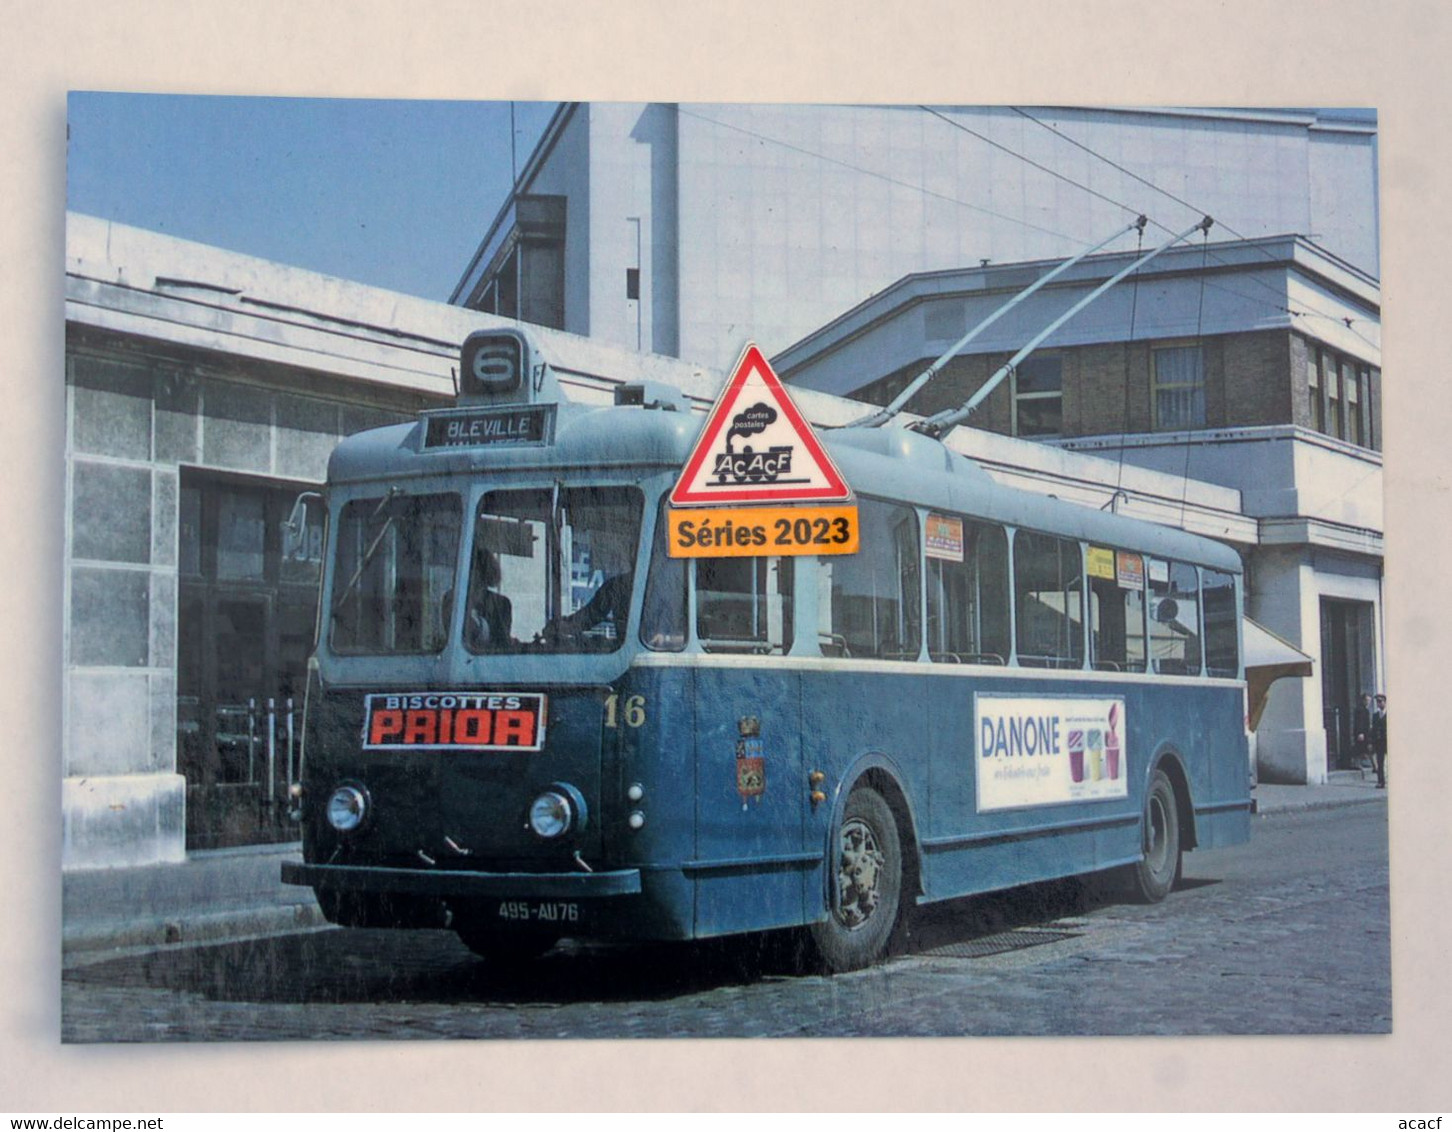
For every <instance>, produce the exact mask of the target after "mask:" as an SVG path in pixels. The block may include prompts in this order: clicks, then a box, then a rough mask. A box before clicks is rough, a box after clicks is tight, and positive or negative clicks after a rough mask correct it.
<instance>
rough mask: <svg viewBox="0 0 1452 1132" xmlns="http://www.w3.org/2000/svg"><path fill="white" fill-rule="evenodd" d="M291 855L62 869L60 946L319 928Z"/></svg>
mask: <svg viewBox="0 0 1452 1132" xmlns="http://www.w3.org/2000/svg"><path fill="white" fill-rule="evenodd" d="M1253 797H1254V798H1255V803H1256V811H1257V813H1258V814H1261V815H1265V814H1273V813H1284V812H1287V811H1294V810H1319V809H1326V808H1330V807H1334V806H1351V805H1358V804H1370V803H1376V802H1380V801H1384V800H1385V799H1386V791H1385V790H1378V789H1377V788H1376V782H1375V780H1374V779H1372V778H1370V777H1368V778H1366V779H1364V780H1363V779H1362V778H1361V776H1360V774H1359V773H1357V772H1355V771H1347V772H1337V773H1335V774H1333V775H1332V781H1330V782H1328V783H1326V784H1325V785H1323V786H1273V785H1270V784H1267V783H1261V784H1260V785H1258V786H1257V787H1256V788H1255V792H1254V795H1253ZM299 855H300V849H299V847H298V846H297V845H261V846H251V847H247V848H242V849H219V850H215V851H213V852H207V853H194V854H192V856H191V857H190V858H189V859H188V860H187V861H186V862H184V863H182V864H177V865H150V866H147V867H144V868H134V869H115V870H112V869H97V870H92V871H87V872H75V873H67V874H65V876H64V877H63V879H62V884H63V894H62V900H61V907H62V914H63V917H64V921H63V927H62V932H61V940H62V947H63V949H64V950H65V951H67V952H82V951H97V950H104V949H110V948H117V947H156V946H160V945H164V944H176V943H197V942H205V941H211V940H227V939H238V938H241V937H243V936H250V935H273V934H278V933H281V932H288V931H298V930H304V929H308V928H316V927H321V926H323V925H324V924H325V923H326V921H325V920H324V919H323V915H322V912H321V911H320V910H319V909H318V906H317V903H316V901H314V900H313V894H312V890H311V889H307V888H298V887H295V886H293V885H285V884H283V883H282V881H281V880H279V879H278V874H279V871H280V867H281V864H282V862H283V860H284V859H286V858H287V857H297V856H299Z"/></svg>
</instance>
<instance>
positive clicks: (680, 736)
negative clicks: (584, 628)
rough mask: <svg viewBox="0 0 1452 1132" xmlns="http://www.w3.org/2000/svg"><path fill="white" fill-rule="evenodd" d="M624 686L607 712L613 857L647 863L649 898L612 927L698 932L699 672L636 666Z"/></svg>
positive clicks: (681, 934) (624, 933)
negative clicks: (636, 792) (693, 863)
mask: <svg viewBox="0 0 1452 1132" xmlns="http://www.w3.org/2000/svg"><path fill="white" fill-rule="evenodd" d="M616 688H617V695H616V699H615V702H614V704H613V713H611V714H608V715H607V717H606V749H607V752H609V753H607V756H606V757H607V759H608V760H609V763H608V764H607V767H606V770H605V773H604V775H603V779H604V793H605V797H604V798H603V799H602V805H601V811H602V820H603V822H604V825H605V828H604V836H605V848H606V856H607V858H608V859H609V860H610V861H611V862H612V863H613V864H615V865H617V866H618V867H622V868H638V869H640V871H641V890H642V897H643V899H642V900H641V902H640V904H639V906H638V910H637V909H635V908H632V911H631V913H630V916H631V918H630V919H628V920H620V921H619V922H617V921H616V920H614V919H611V920H609V921H607V924H606V927H607V931H606V933H605V934H611V935H616V936H619V937H621V938H629V939H690V938H691V937H692V935H693V934H694V931H695V886H694V883H693V882H692V880H691V878H690V877H689V876H688V875H687V874H686V872H685V871H684V869H683V868H682V865H683V864H684V863H685V862H686V861H689V860H690V859H691V858H692V856H693V855H694V853H695V845H696V813H695V799H696V757H695V746H696V737H695V736H696V687H695V673H694V672H693V671H692V670H691V669H689V668H644V667H642V668H632V669H630V670H629V671H628V672H626V673H625V675H624V676H623V677H622V678H621V679H620V681H619V682H618V684H617V685H616ZM612 719H613V722H614V726H613V728H612V727H611V726H610V722H611V720H612ZM612 737H613V741H612ZM632 786H638V787H639V788H640V793H641V797H640V798H639V799H638V800H633V799H631V798H630V797H629V791H630V788H631V787H632ZM632 813H638V814H640V815H641V818H642V819H643V822H644V824H643V825H642V826H641V827H640V828H639V829H631V828H630V824H629V822H630V815H631V814H632Z"/></svg>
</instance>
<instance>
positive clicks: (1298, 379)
mask: <svg viewBox="0 0 1452 1132" xmlns="http://www.w3.org/2000/svg"><path fill="white" fill-rule="evenodd" d="M1211 248H1213V249H1214V250H1213V259H1212V258H1211V253H1210V249H1211ZM1135 258H1136V257H1135V254H1134V253H1133V252H1121V253H1114V254H1105V255H1097V256H1090V257H1088V258H1086V259H1084V260H1082V261H1081V262H1080V263H1079V264H1077V265H1076V266H1074V267H1072V268H1070V269H1069V270H1068V271H1067V272H1065V273H1064V274H1063V275H1062V276H1060V277H1058V278H1057V279H1056V280H1055V281H1054V282H1051V283H1049V284H1048V285H1047V286H1045V287H1044V288H1043V289H1042V290H1041V291H1038V292H1037V293H1035V294H1033V295H1032V296H1030V297H1029V298H1027V299H1025V300H1024V301H1022V302H1021V303H1020V304H1019V305H1017V306H1015V307H1014V308H1013V309H1012V310H1010V311H1008V312H1007V313H1006V314H1005V315H1004V316H1003V317H1002V318H1000V319H998V320H997V321H995V322H993V323H992V324H991V325H990V326H988V327H987V328H986V329H985V330H983V332H982V333H980V334H978V335H977V336H976V337H975V338H974V339H973V340H972V341H971V342H970V343H969V344H968V345H967V346H966V347H965V348H964V349H963V350H962V352H961V353H959V354H957V355H956V356H954V357H952V358H951V360H949V361H947V362H946V363H944V364H943V366H942V368H941V370H940V371H939V372H938V373H937V374H936V376H935V377H933V378H932V380H931V381H929V382H927V383H926V384H924V385H923V386H922V387H921V388H920V389H919V390H918V391H917V392H915V393H914V394H912V396H911V397H910V398H909V399H908V400H907V401H906V403H905V407H906V409H907V410H908V411H911V412H916V413H918V414H921V415H924V416H927V415H931V414H934V413H937V412H940V411H943V410H949V409H953V408H956V407H958V406H960V405H963V404H964V403H965V402H967V401H968V400H969V398H971V397H973V396H974V395H975V394H977V393H979V391H980V390H981V389H983V387H984V386H985V383H986V382H988V381H989V380H990V378H991V376H992V375H994V374H1000V376H1001V378H1002V380H1001V383H1000V384H999V385H997V386H996V388H995V389H994V390H993V391H992V392H991V393H989V394H988V395H987V396H986V397H985V398H984V399H983V401H982V403H981V404H980V405H979V407H978V408H977V410H976V411H975V412H974V414H973V416H972V417H971V418H970V421H971V425H972V427H971V428H962V427H960V428H959V429H958V430H957V432H956V433H955V434H954V435H957V434H959V433H963V432H988V433H993V434H999V435H1005V436H1016V437H1021V438H1024V439H1030V440H1034V441H1038V442H1040V443H1042V444H1045V445H1047V446H1051V447H1053V448H1055V449H1057V450H1059V451H1064V452H1078V453H1093V454H1094V455H1096V456H1099V457H1101V458H1106V459H1108V460H1109V461H1111V462H1112V463H1113V464H1114V465H1115V466H1116V467H1117V469H1118V470H1117V471H1116V472H1115V476H1116V477H1118V476H1122V475H1123V474H1124V469H1126V468H1147V469H1154V470H1156V471H1159V472H1161V473H1164V474H1166V475H1170V476H1174V477H1179V478H1181V479H1182V480H1183V482H1184V483H1185V485H1186V489H1187V490H1188V489H1189V485H1190V484H1191V483H1197V482H1208V483H1215V484H1220V485H1222V486H1224V487H1228V488H1232V489H1234V490H1235V491H1236V492H1237V493H1238V495H1239V499H1240V503H1239V507H1240V510H1241V512H1242V513H1243V514H1244V516H1245V518H1246V519H1247V520H1249V521H1250V523H1251V524H1253V527H1254V530H1253V532H1251V534H1250V537H1248V538H1247V537H1245V535H1244V534H1241V535H1239V536H1236V535H1231V534H1230V533H1229V532H1227V533H1226V534H1225V535H1223V536H1221V537H1225V538H1227V539H1228V540H1229V541H1232V542H1235V543H1237V544H1238V546H1239V549H1240V550H1241V553H1242V556H1243V558H1244V560H1245V563H1246V572H1247V586H1246V612H1247V614H1248V615H1249V616H1250V617H1252V618H1254V619H1255V620H1256V621H1257V622H1259V623H1260V624H1262V625H1264V626H1265V627H1267V628H1269V629H1271V630H1272V631H1273V632H1275V633H1277V634H1278V635H1279V636H1281V637H1283V638H1284V639H1286V640H1287V641H1289V642H1291V643H1292V644H1294V645H1296V646H1297V647H1298V648H1300V649H1301V650H1302V651H1304V652H1305V653H1307V654H1308V655H1310V656H1312V657H1313V658H1315V659H1317V661H1318V662H1319V663H1318V669H1319V671H1318V674H1317V675H1318V678H1317V679H1313V680H1297V681H1283V682H1281V683H1280V684H1278V685H1277V686H1276V687H1275V688H1274V690H1273V692H1272V694H1271V697H1270V701H1269V703H1268V705H1267V707H1266V711H1265V716H1264V718H1263V720H1262V722H1261V725H1260V728H1259V732H1258V759H1259V766H1260V772H1261V774H1262V775H1263V776H1265V777H1267V778H1268V779H1272V780H1276V781H1284V782H1321V781H1324V780H1325V777H1326V775H1327V773H1328V772H1329V771H1331V770H1336V769H1345V768H1349V767H1351V766H1353V765H1355V764H1356V762H1357V761H1358V759H1359V756H1360V753H1361V752H1360V750H1359V746H1358V743H1357V741H1356V736H1355V734H1354V733H1353V731H1352V726H1351V724H1352V711H1353V709H1354V707H1355V706H1356V705H1357V704H1358V702H1359V698H1360V695H1361V693H1362V692H1364V691H1370V690H1373V689H1377V688H1380V687H1382V686H1383V683H1384V672H1383V663H1384V655H1385V641H1384V630H1383V618H1382V605H1381V590H1382V574H1383V548H1382V522H1383V520H1382V459H1381V451H1380V450H1381V427H1382V426H1381V420H1382V416H1381V348H1380V342H1381V293H1380V287H1379V285H1378V284H1377V281H1376V280H1375V279H1373V278H1372V277H1371V276H1370V275H1368V274H1367V273H1365V272H1363V271H1360V270H1358V269H1356V268H1354V267H1352V266H1351V265H1350V264H1348V263H1346V262H1344V261H1343V260H1341V259H1339V258H1338V257H1336V256H1334V255H1331V254H1330V253H1328V252H1327V251H1326V250H1325V249H1323V248H1320V247H1318V246H1317V245H1315V244H1312V243H1311V242H1309V241H1307V240H1305V239H1303V238H1301V237H1296V236H1282V237H1276V238H1269V239H1261V240H1253V241H1240V242H1236V243H1229V244H1226V243H1221V244H1214V245H1209V246H1201V245H1195V244H1189V245H1180V246H1178V247H1176V248H1174V249H1171V250H1170V251H1167V252H1165V253H1164V254H1162V255H1160V256H1159V257H1158V258H1156V259H1155V260H1153V261H1152V262H1150V263H1149V264H1148V265H1146V266H1145V267H1143V268H1142V269H1141V270H1140V271H1139V272H1138V273H1136V274H1134V275H1132V276H1130V277H1129V278H1128V279H1126V280H1125V281H1124V282H1123V283H1121V284H1119V285H1118V286H1117V287H1115V288H1114V289H1112V290H1110V291H1108V292H1106V293H1105V294H1104V295H1103V296H1102V297H1101V298H1099V299H1098V300H1097V301H1095V302H1094V303H1093V304H1091V305H1090V306H1088V307H1086V308H1085V309H1084V310H1083V311H1082V312H1081V313H1079V314H1077V315H1075V316H1074V317H1073V318H1072V319H1070V321H1068V322H1067V323H1065V324H1064V325H1063V326H1062V327H1061V328H1060V329H1058V330H1056V331H1055V332H1054V333H1053V334H1052V335H1051V336H1050V337H1049V338H1048V339H1046V340H1045V341H1044V343H1043V344H1042V346H1040V347H1039V348H1038V349H1037V350H1036V351H1034V352H1033V353H1031V354H1030V355H1028V356H1027V357H1026V358H1024V359H1023V360H1022V361H1020V362H1019V363H1018V365H1017V366H1015V367H1013V368H1012V369H1011V370H1010V371H1009V372H1007V373H1002V370H1003V368H1004V367H1005V366H1006V364H1007V363H1008V362H1009V361H1010V360H1011V359H1012V358H1013V357H1014V356H1015V355H1016V353H1017V352H1018V351H1019V349H1020V348H1021V347H1022V346H1023V345H1024V344H1025V343H1027V342H1029V341H1030V340H1031V339H1033V338H1034V337H1035V336H1036V335H1037V334H1039V333H1040V332H1041V331H1043V330H1044V329H1045V328H1046V327H1048V326H1049V325H1050V324H1051V323H1053V322H1054V321H1055V320H1056V319H1057V318H1058V317H1059V316H1060V315H1062V314H1064V313H1065V312H1067V311H1069V309H1070V308H1071V307H1072V306H1073V305H1074V304H1075V303H1077V302H1078V301H1079V300H1081V299H1083V298H1084V297H1086V296H1087V295H1089V294H1090V292H1092V291H1093V290H1094V289H1095V288H1096V287H1097V286H1098V285H1100V284H1101V283H1103V282H1105V281H1106V280H1108V279H1110V278H1111V277H1113V276H1114V275H1116V274H1118V273H1119V271H1120V270H1122V269H1123V268H1125V267H1127V266H1129V265H1130V264H1132V263H1133V262H1134V259H1135ZM1056 266H1057V261H1039V262H1033V263H1014V264H997V265H989V266H986V267H970V268H963V269H960V270H957V271H940V272H925V273H922V274H917V275H911V276H908V277H906V278H904V279H901V280H899V281H897V282H896V283H894V284H893V285H892V286H890V287H888V288H886V289H884V290H883V291H881V292H879V293H878V294H876V295H874V296H872V297H871V298H870V299H867V300H865V301H864V302H861V303H859V304H857V305H855V306H854V307H853V308H852V309H851V310H849V311H847V312H845V313H843V314H841V315H839V316H838V317H837V318H835V319H833V320H832V321H830V322H829V323H827V324H826V325H825V326H823V327H821V328H820V329H818V330H816V331H814V332H813V333H811V334H809V335H807V336H806V337H805V338H803V339H802V340H801V341H799V342H797V343H795V344H793V345H792V346H789V347H788V348H787V349H785V350H783V351H781V352H780V353H779V354H778V355H777V356H776V357H775V359H774V364H775V366H776V368H777V371H778V372H779V373H780V374H781V376H782V378H783V380H785V381H788V382H790V383H791V384H792V385H793V387H795V388H806V389H817V390H821V391H827V392H832V393H836V394H839V395H841V396H845V397H852V398H854V399H858V400H862V401H866V402H868V403H870V404H876V405H887V404H889V403H891V402H892V401H894V399H897V398H899V397H900V395H901V394H902V393H903V392H904V391H906V390H907V388H908V386H909V383H910V382H912V380H913V379H914V378H915V377H916V376H917V375H919V374H920V373H922V372H923V371H924V370H925V369H926V368H927V367H928V366H929V365H931V364H932V363H933V362H934V361H936V360H937V359H938V357H939V355H940V354H942V353H943V352H945V351H947V350H948V349H949V348H950V346H952V345H953V344H954V343H955V342H956V341H957V340H959V339H961V338H962V337H963V336H964V335H966V334H967V333H968V332H969V331H970V330H971V329H973V328H976V327H977V326H978V325H979V324H980V323H983V322H984V321H985V320H987V319H988V318H989V317H990V316H991V315H992V314H993V313H994V312H995V311H996V310H997V309H998V308H1000V307H1002V306H1004V305H1005V304H1006V303H1007V302H1009V301H1010V300H1011V299H1013V297H1014V296H1015V295H1016V294H1018V293H1019V292H1021V291H1022V290H1024V289H1025V288H1026V287H1027V286H1029V285H1030V284H1032V283H1033V282H1034V281H1036V280H1037V279H1039V278H1040V277H1041V276H1044V275H1045V274H1047V273H1048V272H1049V271H1050V270H1051V269H1053V268H1054V267H1056ZM1170 521H1171V522H1174V521H1175V520H1173V519H1171V520H1170Z"/></svg>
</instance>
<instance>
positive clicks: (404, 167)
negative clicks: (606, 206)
mask: <svg viewBox="0 0 1452 1132" xmlns="http://www.w3.org/2000/svg"><path fill="white" fill-rule="evenodd" d="M556 105H557V104H556V103H553V102H517V103H514V104H513V106H514V122H515V131H514V132H515V147H514V148H515V154H516V155H517V156H516V158H515V159H517V161H518V163H519V164H521V165H522V164H523V163H524V161H525V160H526V159H527V158H528V156H529V154H530V153H531V152H532V150H533V149H534V146H535V143H536V142H537V141H538V139H539V136H540V134H541V133H542V132H543V130H544V127H545V125H546V124H547V123H548V121H549V117H550V115H551V114H552V113H553V111H554V108H555V106H556ZM510 106H511V104H510V103H508V102H427V101H414V102H408V101H382V100H376V101H375V100H366V99H302V98H251V97H247V98H243V97H236V98H227V97H214V96H191V95H155V94H113V93H101V92H79V93H72V94H71V95H70V98H69V101H68V105H67V124H68V142H67V166H66V182H67V184H66V196H67V201H66V207H67V208H68V209H71V210H73V211H76V212H84V213H88V214H90V215H92V216H99V217H102V218H104V219H107V220H114V221H118V222H120V223H122V224H131V225H134V226H136V227H138V228H147V229H150V230H152V231H156V232H165V233H167V234H169V235H173V236H180V237H182V238H184V239H188V240H196V241H199V242H201V243H205V244H213V245H215V246H217V247H221V248H226V249H228V250H231V251H236V252H243V253H246V254H248V255H255V256H261V257H262V258H264V259H270V260H276V261H278V262H279V263H286V264H291V265H293V266H296V267H303V268H308V269H310V270H313V271H319V272H322V273H324V274H327V275H336V276H340V277H342V278H344V279H351V280H355V281H357V282H360V283H368V284H372V285H374V286H378V287H384V288H387V289H389V290H393V291H402V292H404V293H405V294H411V295H419V296H422V297H424V298H428V299H436V300H440V301H444V300H447V299H448V297H449V294H450V293H451V292H452V291H453V289H454V285H455V284H456V283H457V282H458V281H459V278H460V276H462V275H463V273H464V269H465V267H466V266H467V265H468V262H469V258H470V256H471V255H472V254H473V253H474V250H475V248H476V247H477V246H478V244H479V241H480V240H481V239H482V238H483V236H484V233H485V231H486V230H487V228H488V226H489V224H490V223H491V222H492V221H493V219H494V217H495V215H496V214H497V213H498V211H499V209H500V206H501V205H502V204H503V203H504V201H505V198H506V196H507V195H508V192H509V187H510V183H511V181H512V176H511V161H512V158H511V152H510Z"/></svg>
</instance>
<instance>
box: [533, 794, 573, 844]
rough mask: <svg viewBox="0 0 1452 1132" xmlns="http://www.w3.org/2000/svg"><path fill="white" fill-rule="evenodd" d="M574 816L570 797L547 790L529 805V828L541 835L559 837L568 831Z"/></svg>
mask: <svg viewBox="0 0 1452 1132" xmlns="http://www.w3.org/2000/svg"><path fill="white" fill-rule="evenodd" d="M574 816H575V814H574V808H573V807H572V806H571V805H570V800H569V799H568V798H566V797H565V796H564V795H563V794H560V793H557V792H556V791H554V790H546V791H545V792H544V793H543V794H541V795H540V796H539V797H538V798H536V799H535V800H534V801H533V802H531V803H530V805H529V828H530V829H532V830H534V832H535V834H536V836H539V837H559V836H560V835H561V834H564V833H566V832H568V830H569V828H570V823H571V822H572V821H573V820H574Z"/></svg>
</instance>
